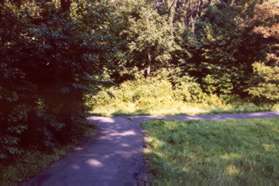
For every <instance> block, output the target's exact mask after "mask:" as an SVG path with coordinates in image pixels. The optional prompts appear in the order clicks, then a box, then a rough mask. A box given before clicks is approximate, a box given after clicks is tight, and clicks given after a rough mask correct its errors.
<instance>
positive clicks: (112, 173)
mask: <svg viewBox="0 0 279 186" xmlns="http://www.w3.org/2000/svg"><path fill="white" fill-rule="evenodd" d="M270 117H279V112H264V113H260V112H259V113H246V114H218V115H197V116H188V115H175V116H117V117H113V118H107V117H98V116H92V117H89V118H88V120H89V122H90V123H91V124H93V123H94V124H95V125H96V126H97V131H98V133H97V136H95V137H92V138H91V139H89V140H88V142H87V143H86V144H84V145H82V146H79V147H76V148H75V149H74V151H73V152H71V153H69V154H68V155H67V156H66V157H65V158H64V159H62V160H60V161H57V162H55V163H54V164H53V165H52V166H51V167H50V168H49V169H47V170H45V171H43V172H42V173H41V174H40V175H38V176H36V177H34V178H32V179H31V180H29V181H27V182H24V183H22V184H21V185H22V186H95V185H96V186H133V185H144V182H142V180H140V179H141V178H143V177H144V176H143V175H144V158H143V146H144V139H143V131H142V128H141V127H140V124H141V123H143V122H145V121H148V120H152V119H165V120H180V121H186V120H201V119H204V120H223V119H244V118H270ZM140 182H141V184H139V183H140Z"/></svg>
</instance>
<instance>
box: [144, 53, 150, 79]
mask: <svg viewBox="0 0 279 186" xmlns="http://www.w3.org/2000/svg"><path fill="white" fill-rule="evenodd" d="M147 59H148V60H147V66H146V68H145V71H144V77H145V78H147V77H149V76H150V73H151V63H152V56H151V53H150V50H148V52H147Z"/></svg>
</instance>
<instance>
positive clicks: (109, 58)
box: [0, 0, 279, 159]
mask: <svg viewBox="0 0 279 186" xmlns="http://www.w3.org/2000/svg"><path fill="white" fill-rule="evenodd" d="M278 16H279V7H278V5H277V4H276V2H275V3H274V2H269V1H266V2H264V3H263V2H260V1H258V0H249V1H247V0H238V1H233V0H226V1H225V0H220V1H219V0H216V1H209V0H195V1H187V0H165V1H161V0H123V1H119V0H114V1H113V0H100V1H97V0H96V1H95V0H92V1H87V0H81V1H75V0H72V1H69V0H61V1H57V0H53V1H51V0H50V1H42V0H26V1H9V0H6V1H0V24H1V27H0V57H1V62H0V159H6V158H11V157H15V156H14V155H18V154H20V153H22V152H23V151H24V149H28V148H33V149H34V148H35V149H51V148H52V147H53V146H55V145H57V144H59V143H64V142H66V141H67V140H69V139H70V138H72V137H73V136H75V133H77V132H78V131H79V130H78V127H79V126H80V124H82V123H83V122H84V113H85V106H84V93H88V87H89V88H90V90H91V92H89V93H90V94H91V96H87V100H89V101H88V102H89V103H90V106H92V107H94V106H95V105H102V104H104V103H102V101H106V100H109V99H106V97H109V96H110V95H109V94H110V93H111V92H113V93H114V94H115V95H114V96H115V97H117V99H118V100H122V99H123V100H124V101H126V102H127V103H128V102H129V103H133V104H134V103H135V104H140V105H144V107H150V106H151V105H154V104H156V102H160V101H161V102H162V100H163V101H165V102H167V101H168V102H171V101H172V100H176V101H180V102H182V103H187V102H198V103H200V102H203V101H205V102H208V99H207V98H208V97H210V99H211V98H216V100H219V97H221V98H225V99H226V100H228V99H231V98H235V97H239V98H241V99H248V100H250V101H253V102H255V103H263V102H269V103H275V102H278V99H279V96H278V92H279V83H278V81H279V77H278V71H279V70H278V64H279V61H278V41H279V37H278ZM165 71H168V73H162V72H165ZM153 78H154V79H153ZM150 79H151V80H150ZM127 80H129V81H128V82H127ZM131 80H135V83H130V81H131ZM149 81H151V82H153V84H154V85H156V86H154V87H152V88H150V86H148V85H145V84H148V83H149ZM154 81H155V82H154ZM100 82H101V83H102V84H101V85H103V84H104V83H109V84H114V85H116V86H118V85H119V86H120V88H122V90H131V92H133V95H131V96H129V95H125V94H126V93H127V92H125V91H124V92H123V91H122V90H121V91H120V90H118V89H117V88H112V89H113V90H111V91H105V90H103V91H101V93H100V95H98V96H97V97H94V96H93V97H92V94H93V95H94V94H95V93H96V91H98V90H99V86H97V85H99V83H100ZM157 82H158V83H157ZM122 83H124V84H122ZM121 84H122V85H121ZM134 84H136V85H140V86H139V87H140V88H139V89H138V88H136V87H134ZM143 84H144V85H143ZM143 89H148V90H143ZM147 91H152V94H150V93H148V92H147ZM165 95H168V96H169V97H168V96H165ZM144 96H146V97H150V100H144V99H143V97H144ZM164 96H165V97H164ZM88 98H90V99H88ZM97 99H98V100H97ZM127 99H128V100H127ZM220 102H222V101H220Z"/></svg>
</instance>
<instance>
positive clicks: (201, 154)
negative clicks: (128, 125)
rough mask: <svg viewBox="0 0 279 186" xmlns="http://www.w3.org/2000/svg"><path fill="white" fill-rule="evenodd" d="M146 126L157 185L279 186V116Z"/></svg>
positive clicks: (150, 123)
mask: <svg viewBox="0 0 279 186" xmlns="http://www.w3.org/2000/svg"><path fill="white" fill-rule="evenodd" d="M144 128H145V131H146V134H147V136H148V137H147V139H146V141H147V148H146V150H145V154H146V158H147V161H148V162H149V163H148V164H149V170H150V174H151V181H152V183H153V184H154V185H175V184H176V185H191V186H194V185H199V186H200V185H214V186H218V185H220V186H221V185H222V186H223V185H224V186H225V185H255V186H257V185H258V186H265V185H270V186H271V185H274V186H275V185H279V177H278V175H279V156H278V154H279V118H276V119H247V120H226V121H189V122H174V121H151V122H148V123H145V124H144Z"/></svg>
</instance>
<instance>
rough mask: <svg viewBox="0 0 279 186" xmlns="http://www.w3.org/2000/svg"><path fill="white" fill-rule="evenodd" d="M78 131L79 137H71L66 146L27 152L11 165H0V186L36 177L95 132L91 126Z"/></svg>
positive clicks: (8, 185) (12, 184)
mask: <svg viewBox="0 0 279 186" xmlns="http://www.w3.org/2000/svg"><path fill="white" fill-rule="evenodd" d="M80 129H81V131H80V135H81V136H76V137H73V139H74V140H69V143H68V144H65V145H60V146H57V147H56V148H54V149H53V150H52V151H49V152H44V151H39V150H35V149H34V150H32V151H27V152H24V153H23V154H22V155H21V156H20V157H18V158H17V159H16V160H14V161H13V162H12V163H7V164H0V185H1V186H16V185H18V183H19V182H22V181H24V180H26V179H28V178H30V177H32V176H36V175H37V174H39V173H40V172H41V171H42V170H43V169H45V168H47V167H48V166H49V165H50V164H51V163H53V162H55V161H57V160H59V159H61V158H62V157H63V156H64V155H65V154H66V153H67V152H69V151H71V150H72V148H73V147H74V146H76V145H78V144H79V143H80V140H81V139H83V137H87V136H90V135H93V134H94V131H95V130H94V126H92V125H84V126H82V127H80Z"/></svg>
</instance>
